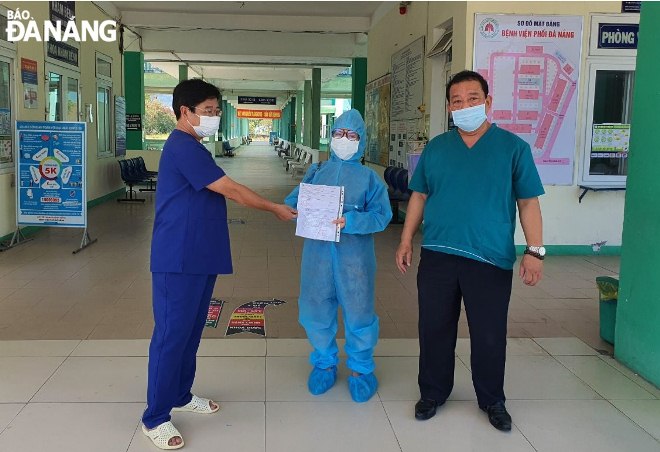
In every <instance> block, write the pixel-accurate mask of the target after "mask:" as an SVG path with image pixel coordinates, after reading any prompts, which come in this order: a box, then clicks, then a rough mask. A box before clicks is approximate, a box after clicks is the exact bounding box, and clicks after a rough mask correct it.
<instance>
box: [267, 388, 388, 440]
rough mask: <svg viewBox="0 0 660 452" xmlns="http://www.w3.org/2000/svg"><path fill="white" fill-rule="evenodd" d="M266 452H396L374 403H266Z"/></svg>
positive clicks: (381, 412)
mask: <svg viewBox="0 0 660 452" xmlns="http://www.w3.org/2000/svg"><path fill="white" fill-rule="evenodd" d="M266 444H267V448H268V452H310V451H314V452H336V451H348V450H360V451H361V452H400V449H399V446H398V443H397V439H396V437H395V436H394V432H392V428H391V426H390V423H389V420H388V418H387V416H386V414H385V410H384V409H383V406H382V405H381V403H380V402H378V401H370V402H367V403H360V404H358V403H354V402H334V403H333V402H315V403H307V402H267V403H266Z"/></svg>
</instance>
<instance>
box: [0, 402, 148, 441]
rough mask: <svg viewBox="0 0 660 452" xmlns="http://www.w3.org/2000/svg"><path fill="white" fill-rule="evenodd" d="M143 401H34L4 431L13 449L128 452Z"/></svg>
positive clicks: (5, 438) (1, 437) (3, 435)
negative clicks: (51, 402)
mask: <svg viewBox="0 0 660 452" xmlns="http://www.w3.org/2000/svg"><path fill="white" fill-rule="evenodd" d="M143 409H144V404H142V403H58V404H41V403H30V404H29V405H28V406H27V407H25V408H24V409H23V411H21V413H20V414H19V415H18V416H17V417H16V419H14V421H13V422H12V423H11V426H10V428H8V429H6V430H5V431H4V432H3V433H2V434H1V435H0V450H2V451H11V452H14V451H15V452H19V451H20V452H42V451H58V452H59V451H62V452H64V451H66V452H91V451H94V452H125V451H126V450H127V449H128V446H129V444H130V441H131V438H132V437H133V434H134V433H135V429H136V427H137V425H138V422H139V419H140V415H141V414H142V410H143Z"/></svg>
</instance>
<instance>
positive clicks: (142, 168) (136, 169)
mask: <svg viewBox="0 0 660 452" xmlns="http://www.w3.org/2000/svg"><path fill="white" fill-rule="evenodd" d="M117 163H119V171H120V174H121V179H122V180H123V181H124V183H125V184H126V185H127V186H128V190H127V191H126V196H125V197H123V198H117V202H144V198H138V197H137V192H136V191H135V190H134V189H133V186H134V185H136V184H147V188H140V191H156V188H155V186H156V180H157V177H158V172H157V171H149V170H147V166H146V165H145V163H144V159H143V158H142V157H134V158H131V159H125V160H119V161H118V162H117Z"/></svg>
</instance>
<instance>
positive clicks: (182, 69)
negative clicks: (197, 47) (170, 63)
mask: <svg viewBox="0 0 660 452" xmlns="http://www.w3.org/2000/svg"><path fill="white" fill-rule="evenodd" d="M184 80H188V66H186V65H185V64H181V65H179V81H180V82H182V81H184Z"/></svg>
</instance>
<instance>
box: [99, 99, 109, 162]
mask: <svg viewBox="0 0 660 452" xmlns="http://www.w3.org/2000/svg"><path fill="white" fill-rule="evenodd" d="M96 118H97V121H96V128H97V132H98V153H99V154H104V153H109V152H110V89H109V88H106V87H104V86H99V87H98V88H97V90H96Z"/></svg>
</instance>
